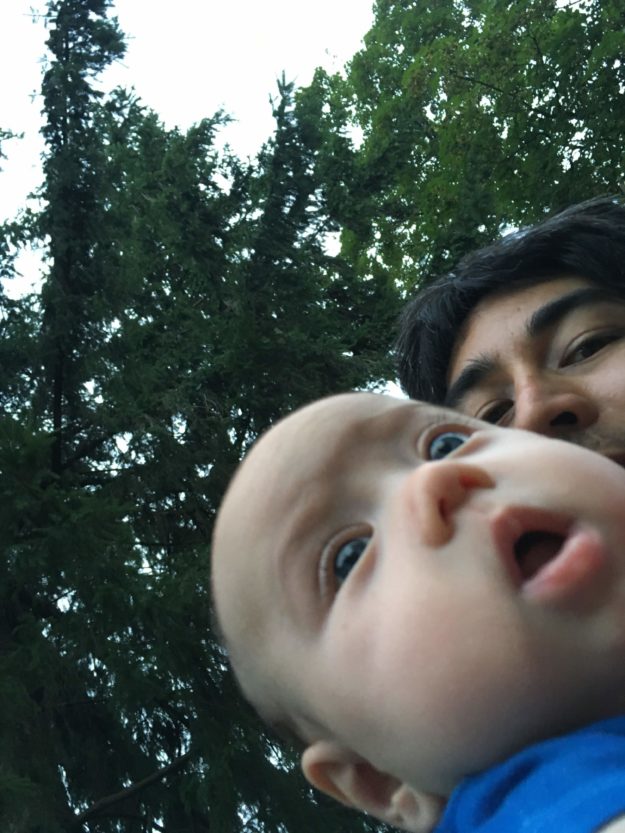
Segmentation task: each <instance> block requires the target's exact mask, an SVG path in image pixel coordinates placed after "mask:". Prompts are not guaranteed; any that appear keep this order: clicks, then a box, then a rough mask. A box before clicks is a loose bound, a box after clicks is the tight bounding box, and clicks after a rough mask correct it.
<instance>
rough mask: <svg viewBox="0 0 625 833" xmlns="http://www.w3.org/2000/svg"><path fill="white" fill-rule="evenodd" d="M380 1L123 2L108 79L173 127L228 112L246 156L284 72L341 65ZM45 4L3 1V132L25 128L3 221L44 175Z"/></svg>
mask: <svg viewBox="0 0 625 833" xmlns="http://www.w3.org/2000/svg"><path fill="white" fill-rule="evenodd" d="M372 2H373V0H315V2H314V3H312V2H310V0H150V2H149V3H148V2H145V0H116V2H115V3H114V4H113V9H114V13H115V14H116V15H117V17H118V19H119V23H120V26H121V29H122V31H124V32H125V34H126V36H127V45H128V49H127V53H126V57H125V58H124V61H123V63H121V64H120V65H117V66H116V67H114V68H113V69H112V70H110V71H109V74H108V78H107V81H108V83H110V85H111V86H114V85H116V84H120V85H123V86H125V87H131V86H133V87H134V88H135V90H136V92H137V93H138V95H139V96H140V97H141V99H142V100H143V101H144V102H145V103H146V104H147V105H149V106H150V107H152V108H153V109H154V110H156V111H157V112H158V113H159V114H160V116H161V118H162V119H163V120H164V122H165V123H166V124H167V125H168V126H169V127H171V126H173V125H178V126H180V127H181V128H187V127H188V126H189V125H191V124H192V123H194V122H197V121H199V120H200V119H201V118H203V117H205V116H210V115H212V114H213V113H214V112H215V111H216V110H217V109H219V108H220V107H222V108H223V109H224V110H226V111H227V112H228V113H230V114H231V115H232V116H233V117H234V118H235V119H236V120H237V121H236V123H235V124H233V125H231V126H230V127H229V128H227V131H226V133H225V136H226V138H227V140H228V141H229V143H230V144H231V145H232V147H233V149H234V150H235V151H236V152H237V153H238V154H239V155H242V156H246V155H251V154H254V153H255V152H256V150H258V148H259V146H260V144H261V143H262V142H263V141H264V140H265V139H266V138H267V137H268V136H269V135H270V133H271V131H272V120H271V108H270V105H269V96H270V95H271V94H273V93H274V92H275V89H276V86H275V80H276V78H277V77H278V76H279V75H280V74H281V73H282V71H283V70H284V72H285V74H286V77H287V80H294V81H295V82H296V83H297V84H298V85H304V84H307V83H308V82H309V81H310V80H311V78H312V74H313V71H314V69H315V67H317V66H320V65H322V66H325V67H326V68H328V69H340V68H341V67H342V66H343V65H344V63H345V62H346V61H347V60H349V58H350V57H351V56H352V55H353V54H354V52H356V51H357V50H358V49H359V48H360V46H361V43H362V37H363V35H364V34H365V33H366V32H367V30H368V29H369V28H370V26H371V23H372ZM45 7H46V3H45V2H42V0H0V78H2V94H1V96H0V127H2V128H4V129H11V130H13V131H15V132H24V133H25V138H24V139H23V140H21V141H17V140H15V141H11V142H7V143H6V144H5V145H4V150H5V153H6V154H7V156H8V158H7V159H6V160H3V161H2V163H1V165H2V172H0V219H2V218H6V217H7V216H12V215H13V214H14V213H15V211H16V209H17V208H19V206H20V205H23V203H24V200H25V198H26V195H27V194H28V193H29V192H30V191H32V190H33V188H35V187H36V185H37V184H38V182H39V179H40V173H39V155H40V153H41V149H42V148H41V144H40V140H39V139H38V128H39V112H40V110H41V101H40V99H38V98H37V97H36V95H35V97H33V94H36V93H37V92H38V90H39V87H40V83H41V63H40V61H41V57H42V55H43V54H44V53H45V40H46V37H47V34H46V30H45V28H44V25H43V21H42V20H39V21H36V22H33V19H32V16H31V13H30V10H31V9H34V10H35V11H39V12H43V11H44V10H45Z"/></svg>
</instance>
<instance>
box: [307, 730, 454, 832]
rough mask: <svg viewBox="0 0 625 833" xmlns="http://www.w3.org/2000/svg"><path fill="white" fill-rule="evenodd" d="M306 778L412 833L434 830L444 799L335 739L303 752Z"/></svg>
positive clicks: (333, 794)
mask: <svg viewBox="0 0 625 833" xmlns="http://www.w3.org/2000/svg"><path fill="white" fill-rule="evenodd" d="M301 764H302V770H303V772H304V775H305V776H306V780H307V781H308V782H309V783H310V784H312V785H313V787H316V788H317V789H318V790H321V792H324V793H326V795H329V796H331V797H332V798H335V799H336V800H337V801H340V802H341V803H342V804H347V806H348V807H354V808H356V809H358V810H362V811H363V812H365V813H369V814H370V815H372V816H375V817H376V818H377V819H379V820H380V821H383V822H385V823H386V824H392V825H394V826H395V827H399V828H401V829H402V830H407V831H409V833H431V831H432V830H433V829H434V827H435V826H436V824H437V823H438V821H439V819H440V816H441V813H442V811H443V807H444V806H445V800H444V799H443V798H441V797H440V796H436V795H431V794H429V793H424V792H420V791H418V790H415V789H414V788H413V787H410V786H408V785H407V784H404V783H403V782H402V781H399V780H398V779H397V778H394V777H393V776H392V775H387V774H386V773H385V772H380V770H379V769H376V768H375V767H374V766H372V765H371V764H370V763H369V762H368V761H365V760H364V758H361V757H359V756H358V755H356V754H355V753H353V752H351V751H350V750H348V749H345V747H343V746H341V745H340V744H337V743H335V742H334V741H325V740H319V741H315V743H313V744H312V745H311V746H309V747H308V748H307V749H306V751H305V752H304V754H303V755H302V761H301Z"/></svg>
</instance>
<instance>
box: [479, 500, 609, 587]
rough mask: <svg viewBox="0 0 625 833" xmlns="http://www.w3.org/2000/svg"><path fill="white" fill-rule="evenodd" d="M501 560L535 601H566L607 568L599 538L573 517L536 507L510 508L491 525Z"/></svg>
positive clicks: (606, 554)
mask: <svg viewBox="0 0 625 833" xmlns="http://www.w3.org/2000/svg"><path fill="white" fill-rule="evenodd" d="M492 531H493V538H494V542H495V546H496V548H497V551H498V553H499V556H500V558H501V560H502V562H503V564H504V566H505V568H506V569H507V572H508V575H509V576H510V578H511V579H512V582H513V584H514V586H515V587H516V588H517V589H519V590H522V592H523V595H524V596H525V597H526V598H528V599H533V600H534V601H547V600H550V599H551V600H556V599H563V598H565V597H568V596H570V595H571V594H574V593H575V592H576V591H577V590H578V589H579V588H581V587H583V586H585V585H586V584H587V583H588V582H589V581H591V580H592V578H593V577H594V576H595V575H597V574H598V573H599V572H601V571H602V570H603V567H604V565H605V564H606V562H607V560H608V552H607V549H606V546H605V543H604V541H603V539H602V537H601V535H600V534H599V533H598V532H597V531H596V530H593V529H591V528H588V527H580V526H579V525H578V524H577V523H576V521H575V519H573V518H571V517H567V516H566V515H561V514H560V513H558V512H555V513H554V512H549V511H546V510H543V509H537V508H534V507H516V506H515V507H507V508H505V509H503V510H502V511H501V512H499V513H498V514H497V516H496V517H495V518H494V520H493V524H492Z"/></svg>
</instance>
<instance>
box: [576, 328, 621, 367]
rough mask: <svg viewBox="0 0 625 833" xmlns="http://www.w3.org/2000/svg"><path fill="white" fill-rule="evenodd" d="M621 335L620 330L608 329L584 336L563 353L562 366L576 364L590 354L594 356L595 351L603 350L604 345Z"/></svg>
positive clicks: (616, 339)
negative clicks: (608, 330)
mask: <svg viewBox="0 0 625 833" xmlns="http://www.w3.org/2000/svg"><path fill="white" fill-rule="evenodd" d="M621 337H622V333H621V332H614V331H610V332H606V333H595V334H594V335H591V336H589V337H588V338H585V339H584V340H583V341H581V342H579V343H577V344H576V345H575V346H574V347H573V348H572V349H571V350H569V351H568V353H566V354H565V356H564V358H563V360H562V367H568V366H569V365H572V364H577V363H578V362H583V361H584V360H585V359H589V358H590V357H591V356H594V355H595V353H598V352H599V351H600V350H603V348H604V347H607V346H608V344H612V343H613V342H614V341H618V339H619V338H621Z"/></svg>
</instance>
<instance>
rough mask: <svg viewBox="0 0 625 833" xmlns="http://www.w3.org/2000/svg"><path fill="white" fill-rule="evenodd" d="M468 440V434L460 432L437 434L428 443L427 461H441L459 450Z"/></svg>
mask: <svg viewBox="0 0 625 833" xmlns="http://www.w3.org/2000/svg"><path fill="white" fill-rule="evenodd" d="M468 439H469V434H463V433H461V432H460V431H444V432H443V433H442V434H438V435H437V436H436V437H434V439H433V440H432V441H431V442H430V446H429V449H428V460H442V459H443V458H444V457H447V455H448V454H451V452H452V451H455V450H456V449H457V448H460V446H461V445H463V444H464V443H465V442H466V441H467V440H468Z"/></svg>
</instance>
